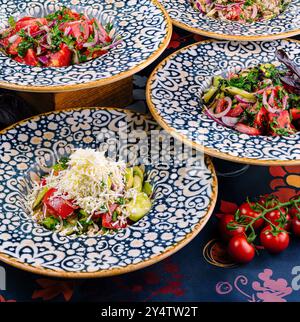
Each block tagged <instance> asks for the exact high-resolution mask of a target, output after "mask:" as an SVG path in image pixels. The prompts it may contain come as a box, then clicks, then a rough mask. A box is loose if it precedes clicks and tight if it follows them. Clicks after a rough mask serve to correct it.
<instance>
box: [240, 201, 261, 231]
mask: <svg viewBox="0 0 300 322" xmlns="http://www.w3.org/2000/svg"><path fill="white" fill-rule="evenodd" d="M254 206H255V203H253V202H252V203H251V202H250V203H248V202H244V203H243V204H242V205H241V206H240V207H239V210H240V216H244V218H245V222H246V223H247V224H249V223H250V222H251V220H252V218H253V219H254V218H257V217H259V216H260V215H261V213H260V212H258V211H255V210H253V209H252V207H254ZM263 224H264V219H263V218H259V219H257V220H256V221H255V222H254V223H253V228H254V229H259V228H261V227H262V226H263Z"/></svg>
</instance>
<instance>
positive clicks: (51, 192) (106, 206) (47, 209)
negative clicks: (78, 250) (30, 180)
mask: <svg viewBox="0 0 300 322" xmlns="http://www.w3.org/2000/svg"><path fill="white" fill-rule="evenodd" d="M152 194H153V189H152V186H151V184H150V182H148V181H147V180H146V179H145V167H144V166H134V167H127V166H126V163H125V162H123V161H113V160H111V159H109V158H107V157H106V156H105V152H100V151H95V150H92V149H78V150H76V151H75V152H74V153H72V154H71V155H70V156H69V157H68V158H66V157H64V158H61V159H60V160H59V162H58V163H57V164H56V165H55V166H54V167H53V168H51V172H50V174H49V175H47V176H45V177H43V178H41V180H40V182H39V183H36V184H35V186H34V187H33V189H32V191H31V192H30V194H29V195H28V205H29V208H30V210H31V215H32V217H33V219H34V220H35V221H37V222H38V223H39V224H41V225H43V226H44V227H45V228H47V229H49V230H53V231H56V232H60V233H61V234H62V235H71V234H77V235H81V234H87V235H98V234H104V233H108V232H111V231H117V230H119V229H122V228H126V227H127V226H128V225H130V224H132V223H135V222H137V221H138V220H140V219H141V218H142V217H143V216H144V215H146V214H147V213H148V212H149V211H150V209H151V206H152V202H151V197H152Z"/></svg>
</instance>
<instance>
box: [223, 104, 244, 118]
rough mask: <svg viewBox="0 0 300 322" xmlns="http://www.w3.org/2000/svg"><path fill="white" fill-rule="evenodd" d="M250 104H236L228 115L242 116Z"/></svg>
mask: <svg viewBox="0 0 300 322" xmlns="http://www.w3.org/2000/svg"><path fill="white" fill-rule="evenodd" d="M248 105H249V104H245V103H239V104H237V105H235V107H234V108H232V109H231V110H230V111H229V112H228V114H227V116H232V117H237V116H240V115H241V114H242V113H243V112H244V110H245V109H246V108H247V107H248Z"/></svg>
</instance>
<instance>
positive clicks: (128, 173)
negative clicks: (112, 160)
mask: <svg viewBox="0 0 300 322" xmlns="http://www.w3.org/2000/svg"><path fill="white" fill-rule="evenodd" d="M125 181H126V185H125V187H126V189H127V190H128V189H130V188H132V186H133V168H126V170H125Z"/></svg>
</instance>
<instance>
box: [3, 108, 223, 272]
mask: <svg viewBox="0 0 300 322" xmlns="http://www.w3.org/2000/svg"><path fill="white" fill-rule="evenodd" d="M119 129H122V133H125V134H126V133H127V135H131V134H132V133H133V132H134V130H139V131H140V130H143V131H147V133H149V131H150V130H159V129H160V128H159V127H158V126H157V124H156V123H155V121H153V120H152V119H151V118H149V117H146V116H143V115H140V114H135V113H133V112H122V111H120V110H114V109H109V110H105V109H96V108H92V109H77V110H67V111H63V112H53V113H50V114H44V115H41V116H37V117H34V118H31V119H29V120H26V121H23V122H21V123H18V124H17V125H15V126H13V127H11V128H9V129H7V130H4V131H3V132H2V134H1V137H0V149H1V151H3V153H2V154H1V155H0V181H1V186H0V259H2V260H4V261H5V262H7V263H9V264H13V265H16V266H18V267H20V268H25V269H30V270H31V271H34V272H38V273H41V274H49V275H57V276H64V277H90V276H104V275H113V274H118V273H125V272H128V271H131V270H134V269H138V268H141V267H144V266H147V265H150V264H152V263H155V262H157V261H158V260H160V259H162V258H164V257H166V256H167V255H170V254H172V253H173V252H175V251H176V250H178V249H180V248H181V247H183V246H184V245H185V244H186V243H187V242H188V241H190V240H191V239H192V238H193V237H194V236H195V235H196V234H197V233H198V232H199V231H200V230H201V229H202V227H203V226H204V224H205V223H206V221H207V220H208V218H209V216H210V214H211V212H212V210H213V207H214V204H215V202H216V197H217V182H216V176H215V172H214V169H213V166H212V164H211V162H210V160H209V159H204V158H203V157H201V158H200V157H199V158H198V160H197V161H195V163H194V165H193V166H192V167H191V166H188V165H187V164H185V163H184V162H183V163H180V164H179V163H176V162H175V157H174V155H175V154H174V152H173V154H172V153H171V158H170V161H169V162H166V160H164V159H162V161H157V160H156V161H155V159H154V161H155V162H152V163H151V164H149V165H147V172H148V173H149V178H150V180H151V181H152V183H153V184H154V194H155V198H154V201H153V207H152V209H151V211H150V212H149V213H148V214H147V215H146V216H145V217H144V218H143V219H142V220H140V221H139V222H137V223H136V224H134V225H132V226H129V227H128V228H126V229H124V230H122V231H120V232H117V233H115V234H112V235H104V236H79V237H77V236H62V235H60V234H57V233H54V232H52V231H49V230H46V229H45V228H43V227H41V226H39V225H38V224H37V223H35V222H34V221H33V220H32V219H31V218H30V217H29V216H28V214H27V211H26V208H25V207H24V204H25V202H24V200H25V195H26V192H27V191H28V189H30V186H31V184H32V181H33V180H34V179H35V178H37V177H40V176H41V175H43V174H45V172H47V166H50V165H53V164H55V162H56V160H57V159H59V157H61V156H63V155H66V154H68V153H69V152H70V151H71V149H74V148H78V147H81V148H85V147H91V148H99V147H102V144H105V143H108V144H109V146H110V147H111V146H112V145H113V141H111V140H110V139H108V137H107V135H108V134H109V133H114V134H115V138H116V139H118V138H121V137H119V136H118V135H119ZM138 138H139V137H138ZM147 140H148V139H147ZM137 144H138V143H135V141H134V138H133V137H130V145H129V148H123V150H122V149H120V153H121V155H126V153H133V152H132V151H135V148H136V146H137ZM155 149H157V147H156V145H155V146H154V150H155ZM133 155H134V154H130V155H129V157H130V158H132V157H133ZM144 157H145V158H146V157H148V156H146V155H145V156H144ZM141 163H142V162H141ZM89 274H90V275H89ZM94 274H95V275H94Z"/></svg>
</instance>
